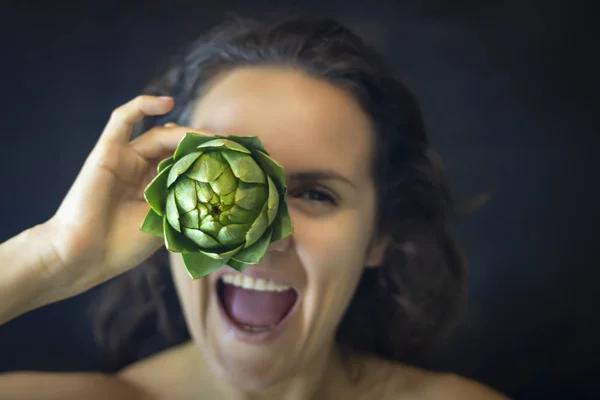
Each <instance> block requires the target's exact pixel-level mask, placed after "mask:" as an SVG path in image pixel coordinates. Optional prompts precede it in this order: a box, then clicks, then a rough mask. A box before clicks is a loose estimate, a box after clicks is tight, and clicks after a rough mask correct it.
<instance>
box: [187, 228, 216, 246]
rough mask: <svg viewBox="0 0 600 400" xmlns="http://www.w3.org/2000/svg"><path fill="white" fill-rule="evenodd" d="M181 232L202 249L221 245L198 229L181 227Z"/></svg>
mask: <svg viewBox="0 0 600 400" xmlns="http://www.w3.org/2000/svg"><path fill="white" fill-rule="evenodd" d="M183 234H184V235H185V236H186V237H187V238H189V239H190V240H191V241H192V242H194V243H196V244H197V245H198V246H199V247H200V248H202V249H209V250H212V249H218V248H221V247H223V245H222V244H221V243H219V242H217V241H216V240H215V239H214V238H213V237H212V236H211V235H208V234H207V233H205V232H203V231H201V230H200V229H190V228H183Z"/></svg>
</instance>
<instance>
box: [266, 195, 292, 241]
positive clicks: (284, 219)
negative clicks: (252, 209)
mask: <svg viewBox="0 0 600 400" xmlns="http://www.w3.org/2000/svg"><path fill="white" fill-rule="evenodd" d="M271 228H272V229H273V237H272V240H273V241H276V240H280V239H283V238H285V237H287V236H289V235H291V234H292V232H293V231H294V225H293V224H292V219H291V218H290V213H289V212H288V208H287V204H286V203H285V201H283V200H282V201H280V202H279V211H278V212H277V216H276V217H275V220H274V221H273V224H271Z"/></svg>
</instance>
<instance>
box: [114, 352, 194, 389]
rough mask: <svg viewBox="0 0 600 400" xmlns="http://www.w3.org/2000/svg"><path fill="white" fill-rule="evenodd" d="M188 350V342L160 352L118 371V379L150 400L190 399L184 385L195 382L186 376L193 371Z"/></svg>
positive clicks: (191, 359)
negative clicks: (144, 393)
mask: <svg viewBox="0 0 600 400" xmlns="http://www.w3.org/2000/svg"><path fill="white" fill-rule="evenodd" d="M191 347H193V346H192V345H191V343H189V342H188V343H184V344H182V345H179V346H176V347H173V348H170V349H167V350H164V351H162V352H160V353H157V354H155V355H153V356H151V357H148V358H146V359H144V360H141V361H138V362H136V363H134V364H132V365H130V366H128V367H126V368H124V369H122V370H121V371H119V373H118V377H119V378H120V379H121V380H123V381H124V382H127V383H129V384H131V385H132V386H135V387H138V388H140V389H141V390H143V391H145V392H147V393H149V394H150V395H151V396H152V398H153V399H157V400H158V399H167V398H168V399H172V400H175V399H186V398H188V397H190V393H189V385H188V383H189V382H195V381H197V380H198V377H197V376H190V374H191V372H192V371H194V368H192V365H191V363H192V362H193V357H190V351H192V348H191Z"/></svg>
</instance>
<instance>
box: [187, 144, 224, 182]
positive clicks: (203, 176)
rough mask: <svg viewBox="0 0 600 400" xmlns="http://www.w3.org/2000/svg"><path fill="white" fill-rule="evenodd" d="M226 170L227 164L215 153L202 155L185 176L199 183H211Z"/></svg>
mask: <svg viewBox="0 0 600 400" xmlns="http://www.w3.org/2000/svg"><path fill="white" fill-rule="evenodd" d="M226 169H227V162H226V161H225V160H224V159H223V157H221V155H220V154H219V153H218V152H216V151H209V152H206V153H203V154H202V155H201V156H200V157H199V158H198V159H197V160H196V162H195V163H194V164H193V165H192V167H191V168H190V169H189V170H188V171H187V173H186V175H187V176H189V177H190V178H192V179H194V180H196V181H199V182H212V181H214V180H215V179H217V178H218V177H219V175H221V174H222V173H223V171H225V170H226Z"/></svg>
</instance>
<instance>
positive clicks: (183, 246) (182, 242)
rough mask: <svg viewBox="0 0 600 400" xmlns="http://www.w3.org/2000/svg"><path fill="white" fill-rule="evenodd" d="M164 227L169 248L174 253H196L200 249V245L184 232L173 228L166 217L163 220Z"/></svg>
mask: <svg viewBox="0 0 600 400" xmlns="http://www.w3.org/2000/svg"><path fill="white" fill-rule="evenodd" d="M163 229H164V232H165V247H166V248H167V250H169V251H171V252H173V253H196V252H197V251H198V246H196V245H195V244H194V242H192V241H191V240H190V239H188V238H187V237H185V236H184V235H183V234H181V233H179V232H177V231H176V230H175V229H173V227H172V226H171V225H170V224H169V222H168V221H167V219H166V218H164V221H163Z"/></svg>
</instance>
